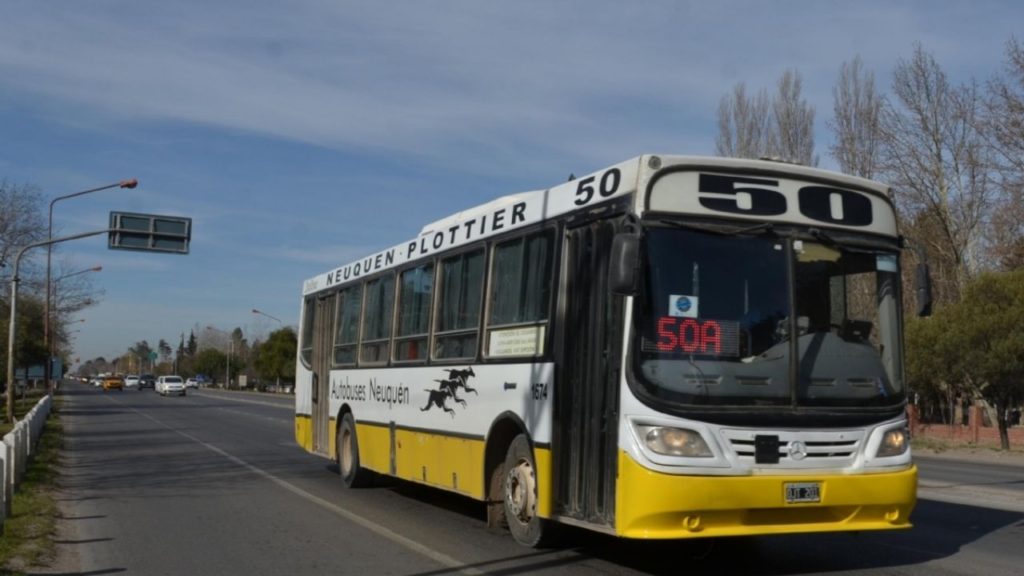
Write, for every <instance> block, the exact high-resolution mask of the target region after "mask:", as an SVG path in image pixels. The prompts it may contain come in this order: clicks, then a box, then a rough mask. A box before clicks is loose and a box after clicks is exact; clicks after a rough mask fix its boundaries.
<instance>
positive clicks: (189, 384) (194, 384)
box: [185, 378, 199, 390]
mask: <svg viewBox="0 0 1024 576" xmlns="http://www.w3.org/2000/svg"><path fill="white" fill-rule="evenodd" d="M185 388H195V389H197V390H198V389H199V380H196V379H195V378H189V379H188V380H185Z"/></svg>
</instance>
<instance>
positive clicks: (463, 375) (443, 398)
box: [420, 366, 479, 418]
mask: <svg viewBox="0 0 1024 576" xmlns="http://www.w3.org/2000/svg"><path fill="white" fill-rule="evenodd" d="M445 372H447V373H448V378H443V379H441V380H434V382H437V383H438V386H437V389H436V390H431V389H429V388H424V391H425V392H427V394H428V396H427V405H426V406H424V407H423V408H420V412H426V411H427V410H430V409H431V408H432V407H434V406H437V407H438V408H440V409H442V410H444V411H445V412H447V413H448V415H449V416H451V417H452V418H455V410H453V409H452V408H449V407H448V399H449V398H451V399H452V400H454V401H455V402H457V403H458V404H460V405H461V406H462V407H463V408H465V407H466V401H465V400H463V399H462V398H460V397H459V388H462V389H463V390H465V391H466V392H472V393H473V394H476V395H479V394H477V391H476V389H475V388H471V387H470V386H468V384H467V383H468V381H469V379H470V378H475V377H476V374H475V373H474V372H473V367H472V366H470V367H469V368H466V369H445Z"/></svg>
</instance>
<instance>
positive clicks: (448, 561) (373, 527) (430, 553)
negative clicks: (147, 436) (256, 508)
mask: <svg viewBox="0 0 1024 576" xmlns="http://www.w3.org/2000/svg"><path fill="white" fill-rule="evenodd" d="M129 409H130V410H132V411H133V412H135V413H136V414H139V415H140V416H142V417H144V418H147V419H149V420H151V421H153V422H155V423H156V424H159V425H160V426H163V427H164V428H167V429H168V430H170V431H172V432H174V433H176V434H178V435H180V436H183V437H185V438H188V439H189V440H192V441H193V442H195V443H196V444H199V445H200V446H203V447H204V448H206V449H207V450H210V451H211V452H214V453H216V454H220V455H221V456H223V457H224V458H227V459H228V460H230V461H232V462H234V463H235V464H238V465H239V466H242V467H244V468H246V469H248V470H249V471H251V472H253V473H254V474H257V475H259V476H262V477H264V478H266V479H267V480H270V481H271V482H273V483H274V484H277V485H278V486H280V487H281V488H284V489H285V490H287V491H289V492H291V493H292V494H295V495H296V496H299V497H300V498H303V499H305V500H307V501H309V502H312V503H313V504H316V505H317V506H320V507H321V508H324V509H326V510H329V511H331V512H334V513H335V514H337V515H338V516H341V517H342V518H345V519H346V520H349V521H350V522H354V523H356V524H358V525H360V526H362V527H363V528H366V529H367V530H369V531H371V532H373V533H374V534H377V535H378V536H382V537H384V538H387V539H388V540H390V541H392V542H394V543H396V544H399V545H401V546H404V547H406V548H408V549H409V550H412V551H413V552H417V553H419V554H422V555H423V556H426V557H427V558H430V559H431V560H433V561H435V562H437V563H438V564H442V565H444V566H446V567H448V568H452V569H455V570H457V571H458V573H460V574H470V575H473V576H477V575H480V574H484V572H481V571H480V570H477V569H475V568H471V567H468V566H466V565H465V564H466V563H465V562H459V561H458V560H456V559H455V558H452V557H451V556H448V555H447V554H442V553H440V552H437V551H435V550H432V549H430V548H429V547H428V546H426V545H424V544H421V543H419V542H417V541H415V540H413V539H411V538H407V537H405V536H402V535H401V534H399V533H397V532H394V531H393V530H391V529H390V528H387V527H385V526H382V525H380V524H378V523H376V522H374V521H373V520H370V519H368V518H364V517H362V516H360V515H358V514H355V513H353V512H350V511H348V510H345V509H344V508H342V507H340V506H338V505H336V504H333V503H331V502H328V501H327V500H324V499H323V498H321V497H319V496H317V495H315V494H311V493H309V492H306V491H305V490H303V489H302V488H299V487H298V486H295V485H294V484H292V483H290V482H287V481H285V480H282V479H280V478H278V477H277V476H274V475H273V474H271V473H270V472H267V471H266V470H263V469H262V468H259V467H257V466H254V465H252V464H249V463H248V462H246V461H245V460H242V459H241V458H239V457H237V456H235V455H233V454H229V453H227V452H225V451H224V450H222V449H220V448H218V447H216V446H214V445H213V444H209V443H207V442H204V441H202V440H200V439H199V438H196V437H195V436H192V435H191V434H188V433H186V432H182V431H181V430H178V429H176V428H174V427H172V426H170V425H168V424H165V423H163V422H161V421H160V420H157V419H156V418H154V417H152V416H150V415H149V414H146V413H144V412H141V411H139V410H136V409H134V408H129Z"/></svg>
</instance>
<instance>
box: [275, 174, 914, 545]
mask: <svg viewBox="0 0 1024 576" xmlns="http://www.w3.org/2000/svg"><path fill="white" fill-rule="evenodd" d="M905 244H906V242H905V241H904V239H903V238H902V237H901V236H900V235H899V233H898V231H897V222H896V215H895V211H894V209H893V203H892V201H891V198H890V195H889V189H888V188H887V187H886V186H885V185H883V184H880V183H877V182H873V181H870V180H865V179H861V178H855V177H851V176H846V175H842V174H838V173H832V172H828V171H824V170H819V169H814V168H808V167H804V166H798V165H793V164H787V163H781V162H775V161H768V160H741V159H731V158H713V157H693V156H666V155H643V156H639V157H636V158H633V159H631V160H627V161H625V162H622V163H620V164H616V165H614V166H611V167H608V168H605V169H603V170H599V171H597V172H594V173H592V174H588V175H585V176H582V177H578V178H573V177H570V179H569V181H567V182H564V183H562V184H559V185H556V186H553V187H551V188H546V189H539V190H534V191H528V192H523V193H518V194H512V195H508V196H504V197H500V198H497V199H495V200H493V201H490V202H488V203H486V204H482V205H480V206H477V207H475V208H471V209H468V210H465V211H462V212H457V213H455V214H452V215H451V216H448V217H446V218H442V219H440V220H438V221H436V222H432V223H429V224H427V225H426V226H424V227H423V229H422V230H421V231H420V233H419V234H418V235H417V236H415V237H413V238H411V239H409V240H407V241H405V242H401V243H399V244H395V245H394V246H391V247H390V248H387V249H385V250H382V251H379V252H377V253H374V254H371V255H368V256H366V257H365V258H361V259H359V260H356V261H354V262H350V263H348V264H344V265H342V266H338V267H336V268H333V269H331V270H327V271H325V272H322V273H320V274H318V275H316V276H313V277H312V278H309V279H308V280H306V281H305V283H304V286H303V292H302V306H301V321H300V330H299V346H298V361H297V363H296V365H297V369H296V372H297V373H296V387H295V410H296V413H295V436H296V440H297V442H298V444H299V445H301V446H302V447H303V448H305V449H306V450H308V451H310V452H312V453H316V454H320V455H323V456H325V457H328V458H331V459H334V460H336V461H337V462H338V468H339V472H340V475H341V478H342V480H343V482H344V485H345V486H347V487H351V488H356V487H359V486H363V485H366V484H367V483H369V482H371V481H372V480H373V478H374V477H375V476H377V475H387V476H391V477H395V478H399V479H402V480H406V481H411V482H416V483H422V484H425V485H429V486H432V487H436V488H438V489H442V490H447V491H451V492H455V493H458V494H461V495H465V496H467V497H469V498H472V499H476V500H478V501H480V502H482V503H483V504H484V506H483V507H482V510H483V509H486V517H487V522H488V523H489V524H490V525H493V526H498V527H504V526H507V528H508V530H509V531H510V532H511V533H512V535H513V537H514V538H515V539H516V540H517V541H518V542H520V543H521V544H524V545H527V546H536V545H540V544H541V543H542V542H544V541H545V540H546V539H547V538H548V537H549V536H550V535H551V534H552V533H553V532H554V531H555V529H557V528H558V527H559V526H558V525H560V524H570V525H574V526H578V527H583V528H586V529H589V530H594V531H599V532H602V533H606V534H612V535H615V536H619V537H623V538H636V539H684V538H702V537H704V538H706V537H720V536H740V535H760V534H786V533H815V532H834V531H863V530H891V529H901V528H908V527H910V525H911V524H910V520H909V516H910V513H911V510H912V509H913V507H914V504H915V500H916V487H917V469H916V467H915V465H914V464H913V462H912V460H911V454H910V448H909V445H908V443H909V441H908V432H907V420H906V417H905V406H906V402H907V386H906V382H905V379H904V367H903V365H904V359H903V342H902V341H903V337H902V330H903V320H902V288H901V285H902V284H901V274H900V266H901V250H902V249H903V248H904V246H905ZM919 293H920V294H921V295H923V296H924V297H925V298H927V294H925V290H919Z"/></svg>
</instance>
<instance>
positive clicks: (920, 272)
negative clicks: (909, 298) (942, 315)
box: [914, 262, 932, 318]
mask: <svg viewBox="0 0 1024 576" xmlns="http://www.w3.org/2000/svg"><path fill="white" fill-rule="evenodd" d="M916 276H917V277H916V278H915V281H914V289H915V291H916V292H917V315H918V316H920V317H922V318H923V317H925V316H931V315H932V279H931V275H930V274H929V273H928V265H927V264H925V263H924V262H922V263H920V264H918V265H917V275H916Z"/></svg>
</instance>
